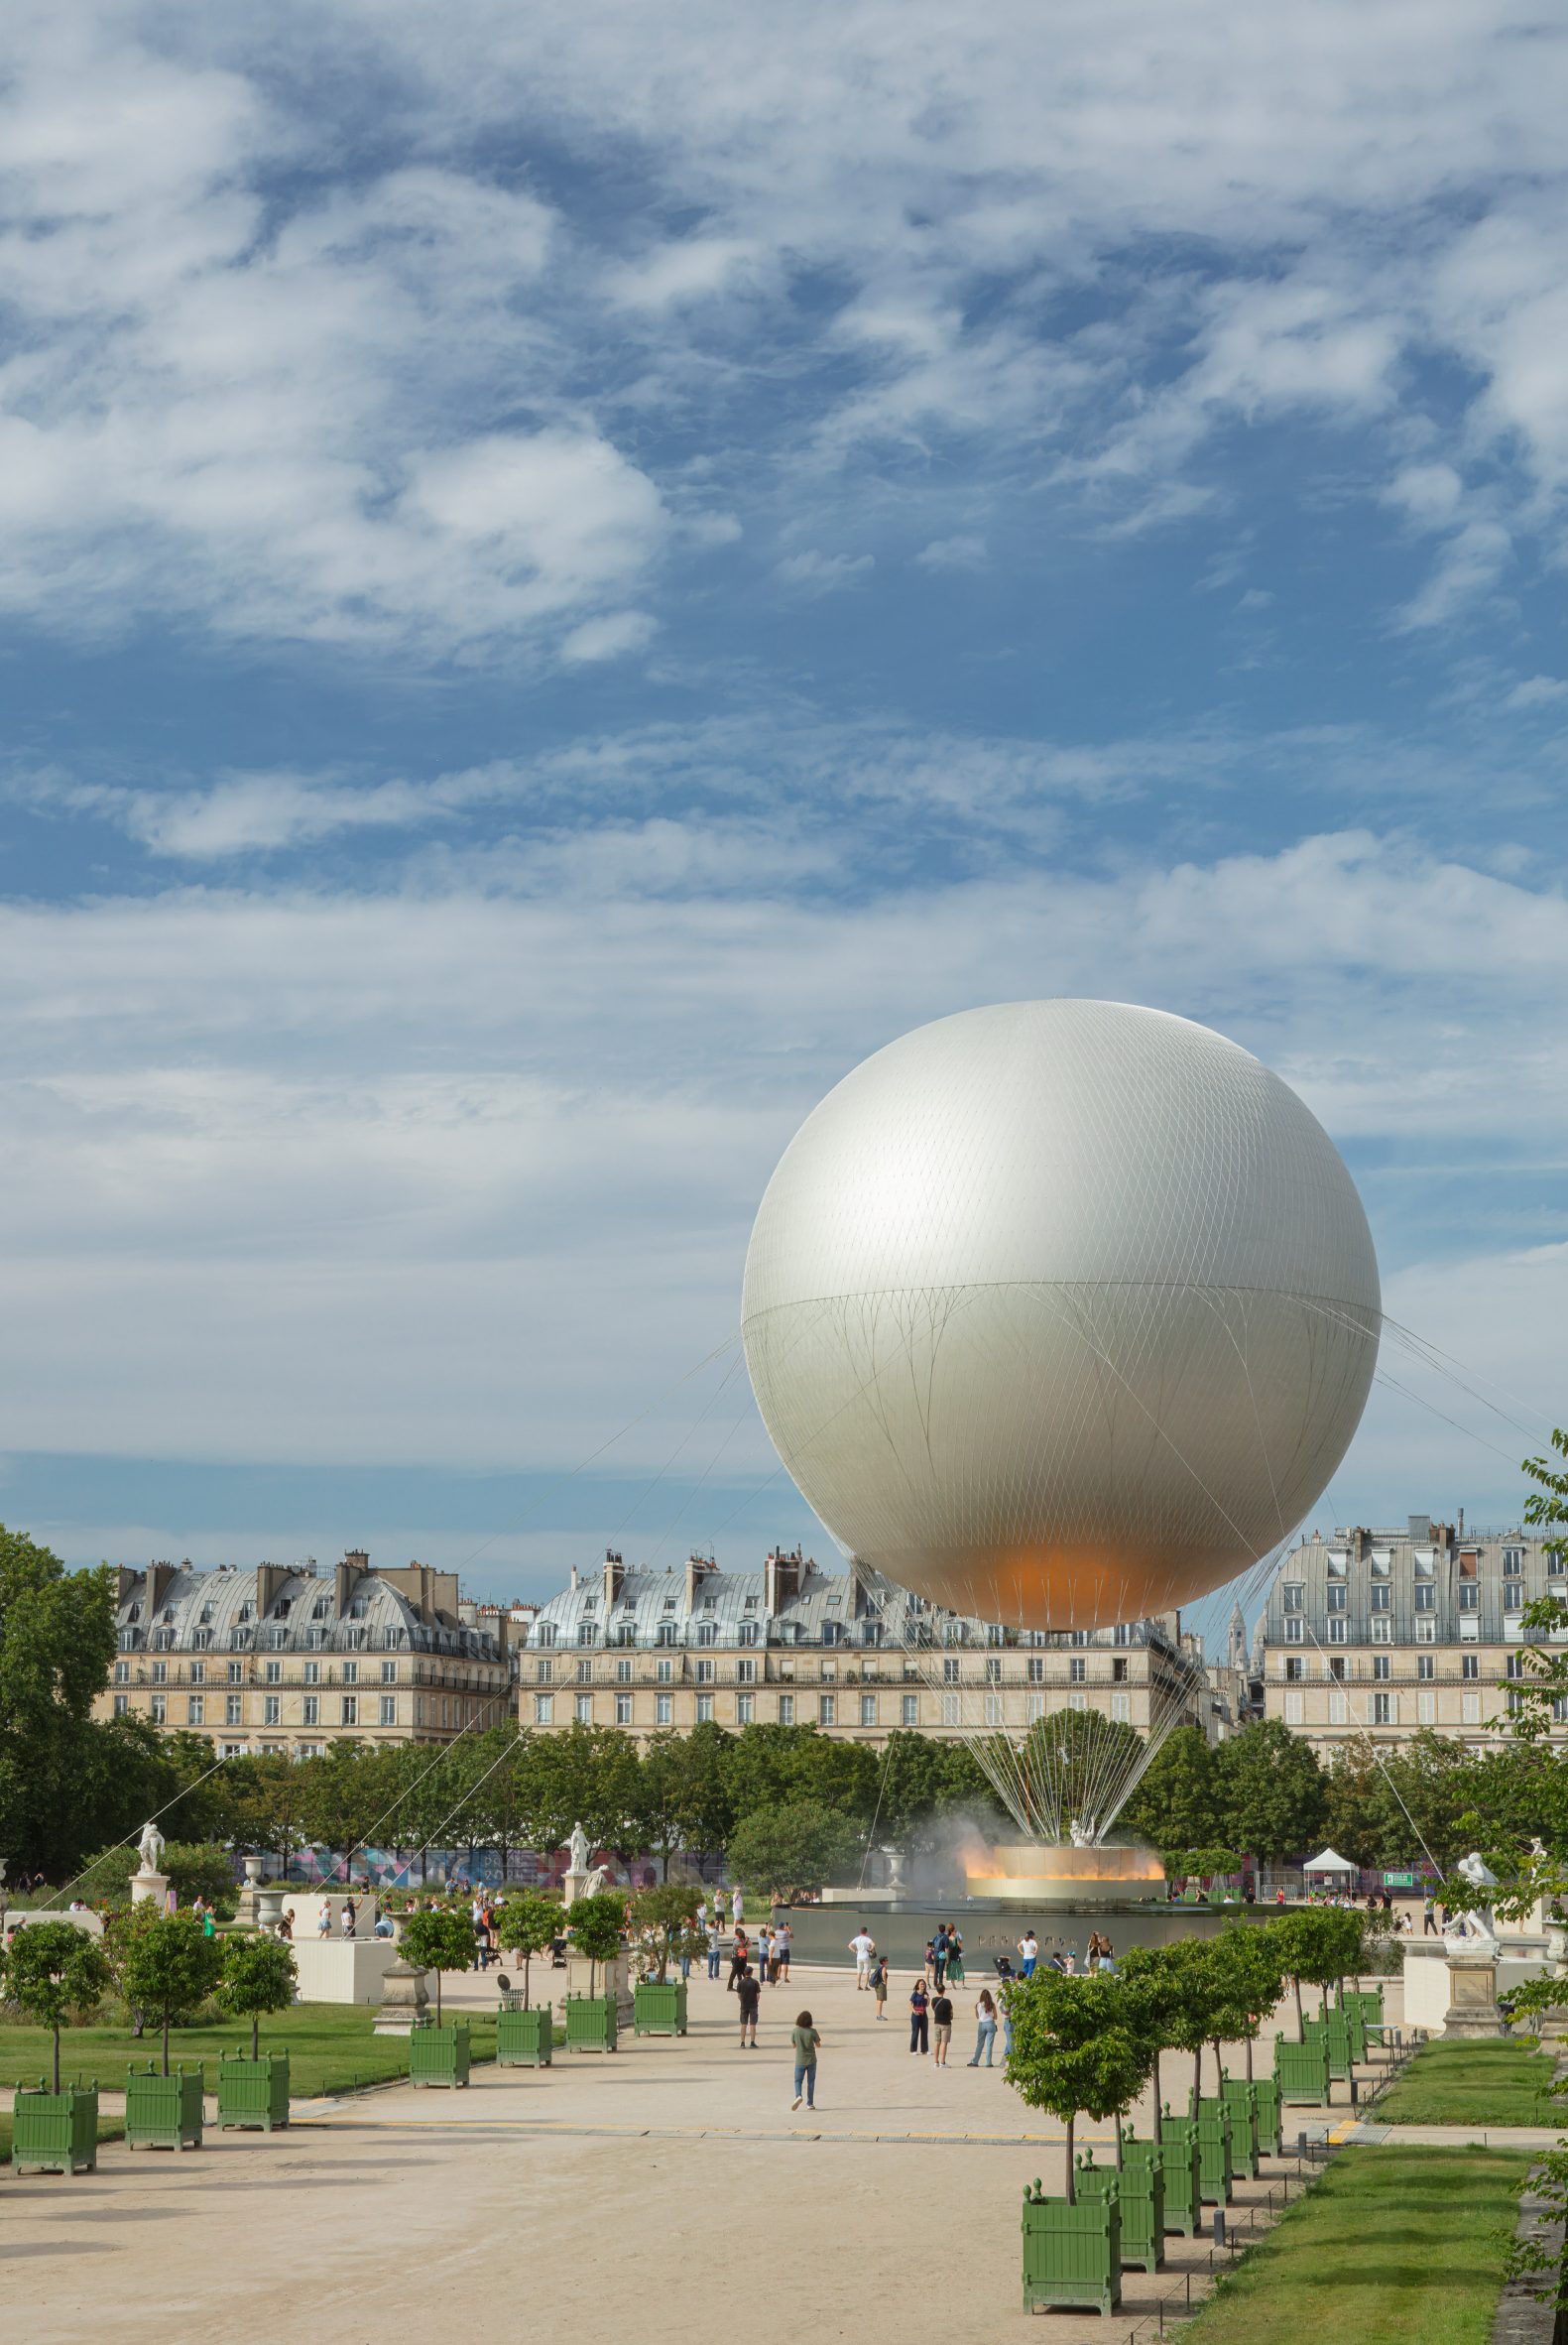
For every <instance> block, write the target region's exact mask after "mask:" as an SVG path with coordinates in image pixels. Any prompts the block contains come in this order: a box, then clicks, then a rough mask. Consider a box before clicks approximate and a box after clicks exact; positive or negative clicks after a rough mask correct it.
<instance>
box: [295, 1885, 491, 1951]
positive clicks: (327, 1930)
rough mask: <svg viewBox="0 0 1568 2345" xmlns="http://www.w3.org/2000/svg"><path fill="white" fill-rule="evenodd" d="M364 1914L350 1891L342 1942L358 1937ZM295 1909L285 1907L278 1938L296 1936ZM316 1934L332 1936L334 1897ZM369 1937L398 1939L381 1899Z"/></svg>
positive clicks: (340, 1923) (326, 1902) (373, 1905)
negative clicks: (361, 1914)
mask: <svg viewBox="0 0 1568 2345" xmlns="http://www.w3.org/2000/svg"><path fill="white" fill-rule="evenodd" d="M429 1902H430V1904H431V1905H432V1906H433V1905H435V1904H437V1903H438V1900H436V1899H435V1898H431V1899H430V1901H429ZM360 1912H361V1905H360V1902H358V1901H356V1899H355V1897H354V1894H353V1892H352V1891H350V1892H349V1894H348V1896H347V1897H346V1898H344V1900H343V1903H342V1905H341V1907H340V1908H339V1910H338V1916H337V1936H338V1938H339V1940H340V1941H346V1940H347V1939H350V1938H357V1937H358V1935H359V1921H360ZM294 1921H295V1914H294V1908H293V1906H286V1907H285V1908H284V1913H283V1918H282V1920H281V1921H280V1922H279V1924H278V1935H279V1936H280V1937H281V1938H292V1937H293V1936H294ZM476 1926H477V1925H476ZM315 1934H316V1936H317V1937H318V1938H329V1937H331V1935H332V1901H331V1899H330V1898H323V1899H322V1900H321V1908H320V1911H319V1913H317V1914H316V1917H315ZM369 1934H370V1935H371V1936H372V1937H373V1938H391V1937H396V1935H397V1928H396V1925H395V1923H394V1921H393V1918H392V1915H391V1914H390V1913H388V1911H387V1909H386V1907H385V1906H384V1905H383V1904H382V1902H381V1900H380V1898H379V1897H377V1898H373V1899H372V1900H371V1902H370V1932H369ZM474 1967H475V1969H476V1970H477V1969H479V1968H480V1967H482V1966H481V1965H480V1964H478V1963H477V1962H476V1963H475V1965H474Z"/></svg>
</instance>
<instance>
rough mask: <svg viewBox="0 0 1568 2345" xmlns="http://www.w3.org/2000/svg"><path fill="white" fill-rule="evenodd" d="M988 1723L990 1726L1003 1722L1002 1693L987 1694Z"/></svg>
mask: <svg viewBox="0 0 1568 2345" xmlns="http://www.w3.org/2000/svg"><path fill="white" fill-rule="evenodd" d="M986 1724H987V1725H988V1726H1000V1725H1001V1724H1002V1696H1001V1694H1000V1693H988V1694H987V1695H986Z"/></svg>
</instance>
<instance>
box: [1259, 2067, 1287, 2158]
mask: <svg viewBox="0 0 1568 2345" xmlns="http://www.w3.org/2000/svg"><path fill="white" fill-rule="evenodd" d="M1253 2106H1254V2107H1255V2108H1256V2109H1257V2111H1258V2147H1259V2149H1260V2151H1261V2152H1262V2153H1263V2155H1264V2157H1266V2158H1277V2157H1278V2156H1279V2155H1280V2152H1281V2149H1282V2147H1283V2142H1282V2138H1281V2135H1280V2131H1279V2087H1278V2085H1277V2084H1276V2083H1275V2081H1274V2079H1273V2078H1272V2077H1271V2076H1255V2077H1254V2078H1253Z"/></svg>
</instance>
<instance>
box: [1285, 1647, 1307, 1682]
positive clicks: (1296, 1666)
mask: <svg viewBox="0 0 1568 2345" xmlns="http://www.w3.org/2000/svg"><path fill="white" fill-rule="evenodd" d="M1305 1675H1306V1663H1305V1662H1304V1661H1302V1660H1301V1659H1300V1658H1299V1657H1298V1656H1297V1655H1295V1654H1291V1655H1290V1656H1289V1658H1288V1659H1287V1661H1286V1662H1285V1683H1286V1684H1287V1685H1299V1684H1300V1682H1301V1680H1302V1678H1303V1677H1304V1676H1305Z"/></svg>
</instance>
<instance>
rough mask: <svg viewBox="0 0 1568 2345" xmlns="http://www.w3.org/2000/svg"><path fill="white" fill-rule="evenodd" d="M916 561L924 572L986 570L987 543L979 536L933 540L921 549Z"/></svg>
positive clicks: (960, 536)
mask: <svg viewBox="0 0 1568 2345" xmlns="http://www.w3.org/2000/svg"><path fill="white" fill-rule="evenodd" d="M914 559H915V563H916V565H917V566H918V567H919V568H920V569H922V570H979V569H984V567H985V563H986V542H985V539H984V538H982V537H979V536H978V535H976V536H968V535H963V534H960V535H959V536H958V537H956V538H933V539H932V540H931V542H930V544H929V545H928V546H922V547H921V549H920V551H919V553H918V554H917V555H915V557H914Z"/></svg>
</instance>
